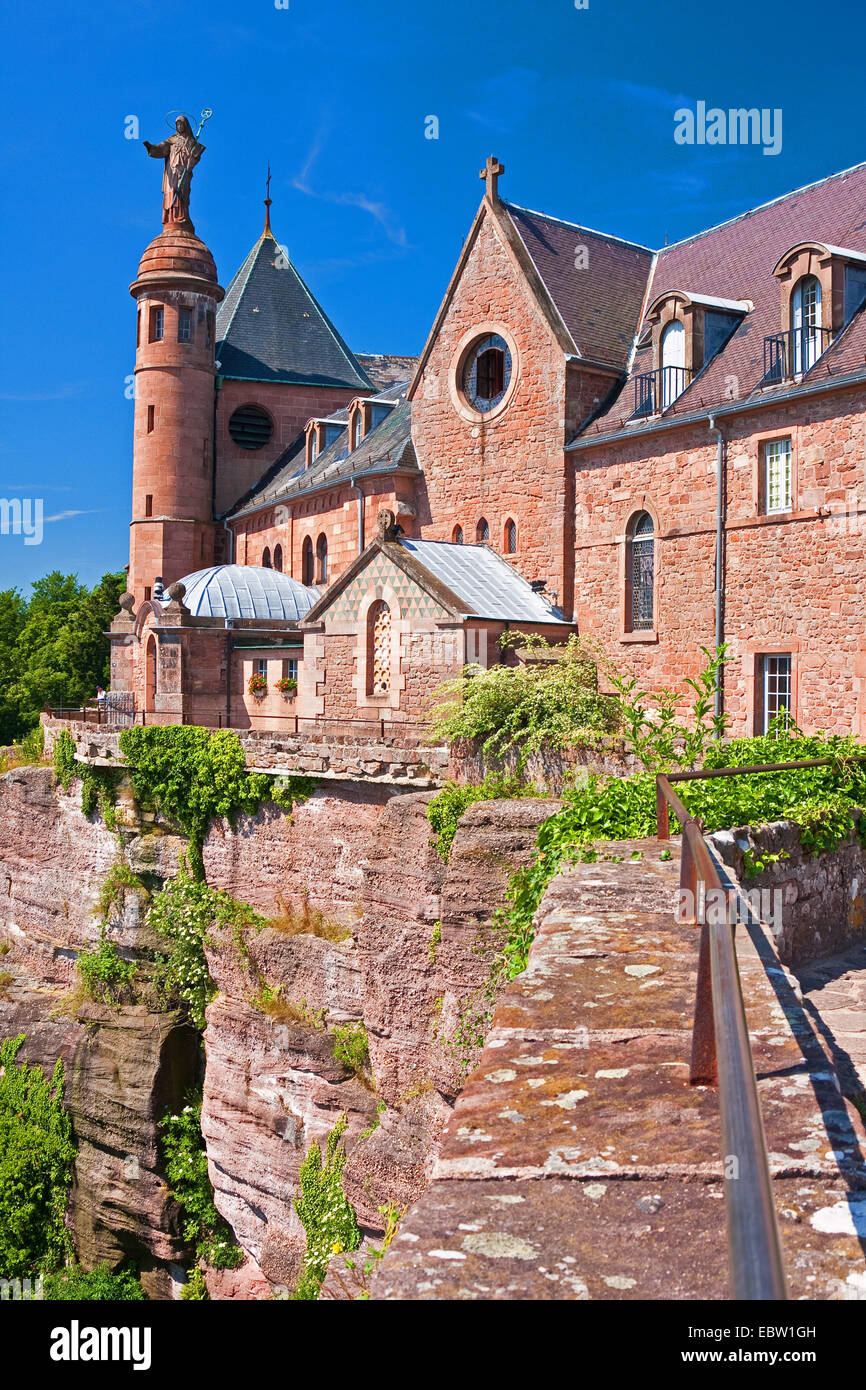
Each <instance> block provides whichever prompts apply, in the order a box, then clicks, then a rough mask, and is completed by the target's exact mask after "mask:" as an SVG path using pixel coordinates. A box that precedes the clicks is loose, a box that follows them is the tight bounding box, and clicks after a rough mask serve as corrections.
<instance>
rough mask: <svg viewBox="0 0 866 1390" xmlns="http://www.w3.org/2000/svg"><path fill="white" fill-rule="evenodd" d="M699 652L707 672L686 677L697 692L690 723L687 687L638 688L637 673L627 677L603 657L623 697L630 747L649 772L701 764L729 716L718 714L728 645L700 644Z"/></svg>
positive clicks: (625, 731)
mask: <svg viewBox="0 0 866 1390" xmlns="http://www.w3.org/2000/svg"><path fill="white" fill-rule="evenodd" d="M701 651H702V652H703V654H704V657H705V664H704V667H703V670H702V671H701V672H700V674H699V675H698V676H697V677H692V676H687V677H686V680H685V685H686V687H687V690H690V691H691V692H692V694H693V696H694V698H693V700H692V704H691V708H690V710H689V715H688V719H687V720H686V722H683V720H682V717H681V712H680V706H681V705H682V703H683V701H684V700H685V699H687V698H688V695H687V693H686V691H679V690H673V689H671V688H670V687H667V686H666V687H664V688H663V689H661V690H658V691H653V692H647V691H645V690H640V689H639V688H638V680H637V677H636V676H623V675H621V674H620V672H618V671H617V670H616V668H615V667H614V666H613V663H612V662H610V661H609V660H607V659H605V661H604V671H605V674H606V676H607V678H608V680H609V681H610V683H611V685H612V686H613V688H614V690H615V691H616V693H617V696H618V699H619V711H620V719H621V722H622V729H623V735H624V739H625V745H626V748H627V749H628V750H629V752H632V753H634V755H635V757H636V758H637V759H638V760H639V761H640V762H641V763H642V764H643V766H644V767H645V768H646V769H647V771H648V772H664V771H670V770H671V769H672V768H693V767H700V766H701V765H702V764H703V761H704V758H705V757H706V755H707V751H708V749H709V748H710V747H711V745H712V743H713V742H714V741H716V740H718V739H720V738H721V737H722V735H723V734H724V732H725V729H726V727H727V725H728V722H729V721H728V716H727V715H726V714H724V713H719V714H716V713H715V711H714V705H715V697H716V689H717V687H718V683H719V677H720V674H721V670H722V667H723V666H724V665H725V662H726V661H727V659H728V655H727V654H728V647H727V644H723V645H722V646H720V647H718V648H717V649H711V648H709V647H701Z"/></svg>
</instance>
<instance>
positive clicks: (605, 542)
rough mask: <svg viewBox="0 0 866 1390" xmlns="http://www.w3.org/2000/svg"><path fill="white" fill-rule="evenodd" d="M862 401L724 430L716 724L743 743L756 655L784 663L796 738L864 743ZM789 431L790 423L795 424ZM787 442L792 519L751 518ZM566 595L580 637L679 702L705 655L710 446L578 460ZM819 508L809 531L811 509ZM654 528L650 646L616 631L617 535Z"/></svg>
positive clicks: (619, 600) (702, 435)
mask: <svg viewBox="0 0 866 1390" xmlns="http://www.w3.org/2000/svg"><path fill="white" fill-rule="evenodd" d="M864 406H866V393H864V392H862V391H858V392H854V391H846V392H845V393H844V394H842V393H838V392H836V393H833V394H828V395H827V396H826V397H823V398H817V399H812V400H811V401H809V402H808V406H807V409H808V414H809V416H810V417H811V418H810V420H808V421H804V419H803V417H804V414H805V413H806V410H805V409H804V406H803V405H802V404H800V405H799V406H798V405H795V404H793V403H792V404H790V405H780V406H776V407H770V408H768V409H767V410H766V411H762V412H760V414H758V413H757V412H750V413H748V414H744V415H743V416H741V417H739V419H736V418H734V419H725V420H724V421H723V422H722V428H723V430H724V434H725V437H726V439H727V448H726V467H725V472H726V492H727V527H726V597H725V636H726V638H727V640H728V641H729V642H730V645H731V661H730V664H729V665H728V667H727V669H726V675H725V689H726V708H727V710H728V712H729V713H730V715H731V716H732V718H733V725H732V731H733V732H734V733H735V734H743V733H747V732H751V731H752V728H753V719H754V671H755V655H756V652H759V651H761V650H765V651H766V650H770V651H773V650H775V651H785V652H791V653H792V654H793V659H794V660H793V666H794V684H795V716H796V718H797V720H798V722H799V723H800V724H801V725H802V727H803V728H804V729H807V730H814V729H827V730H829V731H832V732H837V733H842V732H845V731H849V730H851V729H852V728H855V729H857V730H858V731H859V732H860V733H861V734H863V733H866V705H864V694H866V690H864V676H866V661H864V656H866V641H864V635H863V613H864V608H866V571H864V568H863V563H862V554H863V533H864V515H862V514H861V513H860V512H859V511H858V507H859V508H862V507H863V496H864V492H863V481H864V479H863V469H864V461H863V423H862V415H861V414H860V413H859V412H862V410H863V408H864ZM798 422H799V423H798ZM786 434H790V436H791V439H792V449H793V469H794V477H793V492H794V498H793V509H792V511H790V512H788V513H785V514H782V515H774V516H769V517H768V516H763V515H761V514H760V511H759V499H758V470H759V462H760V457H761V444H762V442H763V440H764V439H765V438H766V437H770V438H773V437H777V436H779V435H786ZM573 457H574V460H575V584H576V608H577V618H578V622H579V625H580V630H581V632H582V633H584V634H592V635H593V636H597V637H598V638H599V639H600V640H601V642H602V644H603V646H604V647H605V649H606V650H607V652H608V653H609V655H610V656H611V657H612V658H613V659H614V660H615V661H616V662H617V664H618V665H619V666H620V667H621V668H625V667H630V668H631V669H633V670H634V671H636V672H637V673H638V675H639V676H640V679H641V681H642V682H646V683H647V684H648V685H649V686H650V687H656V688H658V687H659V686H661V685H666V684H667V685H676V686H681V685H682V680H683V678H684V677H685V676H687V675H694V674H695V673H696V672H697V671H698V670H699V669H700V666H701V665H702V664H703V657H702V656H701V654H700V651H699V647H700V645H705V646H712V645H713V642H714V585H715V577H714V565H715V507H716V477H715V466H716V442H715V437H714V436H712V435H710V433H709V431H708V429H707V427H706V425H705V424H702V425H700V426H683V427H682V428H681V429H677V430H668V431H664V432H662V433H659V434H656V435H651V436H648V437H647V438H645V439H643V440H633V441H630V442H626V443H620V442H617V443H616V444H614V445H612V446H604V447H599V448H598V449H597V450H585V451H581V452H579V453H576V454H575V455H574V456H573ZM819 506H829V507H830V508H831V511H832V514H831V515H830V516H828V517H824V518H821V517H819V516H817V515H816V508H817V507H819ZM644 508H646V509H648V510H650V511H651V512H652V513H653V514H654V515H655V517H656V519H657V528H658V535H659V537H660V540H659V542H658V543H657V546H656V576H657V578H656V583H657V585H658V610H659V622H658V629H657V637H656V638H655V639H654V640H650V641H646V640H643V641H634V640H633V639H630V638H629V636H628V635H627V634H625V633H624V631H623V621H624V607H623V591H624V552H625V544H624V538H625V531H626V526H627V524H628V521H629V518H630V517H631V516H632V515H633V513H634V512H635V511H638V510H641V509H644Z"/></svg>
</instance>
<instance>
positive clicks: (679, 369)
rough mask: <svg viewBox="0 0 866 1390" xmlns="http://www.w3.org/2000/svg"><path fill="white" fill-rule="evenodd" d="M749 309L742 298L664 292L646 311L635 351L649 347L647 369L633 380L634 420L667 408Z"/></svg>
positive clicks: (727, 337) (737, 325)
mask: <svg viewBox="0 0 866 1390" xmlns="http://www.w3.org/2000/svg"><path fill="white" fill-rule="evenodd" d="M752 307H753V305H752V303H751V301H750V300H747V299H719V298H716V297H714V296H711V295H704V294H691V293H689V292H687V291H686V290H666V291H665V292H664V293H663V294H660V295H658V296H657V297H656V298H655V299H654V300H653V302H652V303H651V304H650V306H649V308H648V309H647V312H646V315H645V317H644V327H643V332H642V334H641V337H640V340H639V342H638V349H639V350H645V349H648V348H651V349H652V361H653V367H652V371H648V372H640V373H638V374H637V375H636V376H635V379H634V389H635V398H634V414H633V418H635V417H645V416H647V415H658V414H661V413H663V412H664V411H665V410H667V409H669V407H670V406H672V405H673V403H674V401H676V399H677V398H678V397H679V396H681V395H682V393H683V391H685V389H686V387H687V386H689V385H690V384H691V382H692V381H693V379H694V378H695V377H696V376H697V374H698V372H700V371H703V369H704V367H706V366H707V364H708V363H709V362H711V361H712V359H713V358H714V357H715V356H716V354H717V353H718V352H719V351H720V350H721V349H722V348H723V347H724V345H725V343H726V342H727V341H728V339H729V338H730V337H731V335H732V334H733V333H734V332H735V331H736V329H737V328H738V327H739V326H740V324H741V323H742V321H743V319H744V317H745V315H746V314H748V313H749V311H750V310H751V309H752Z"/></svg>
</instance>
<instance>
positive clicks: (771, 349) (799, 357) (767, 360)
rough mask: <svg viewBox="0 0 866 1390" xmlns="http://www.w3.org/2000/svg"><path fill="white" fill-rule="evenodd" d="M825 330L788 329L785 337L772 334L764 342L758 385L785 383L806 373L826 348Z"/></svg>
mask: <svg viewBox="0 0 866 1390" xmlns="http://www.w3.org/2000/svg"><path fill="white" fill-rule="evenodd" d="M832 336H833V335H832V332H831V330H830V329H829V328H817V327H816V328H813V327H811V326H808V325H807V327H805V328H789V329H788V331H787V333H773V334H771V335H770V336H769V337H767V338H765V339H764V375H763V377H762V384H764V385H766V384H767V383H769V382H773V381H788V380H789V379H790V378H791V377H795V376H802V374H803V372H808V370H809V368H810V367H814V365H815V363H816V362H817V361H818V358H819V357H820V356H821V354H822V353H824V352H826V351H827V348H828V347H829V346H830V339H831V338H832Z"/></svg>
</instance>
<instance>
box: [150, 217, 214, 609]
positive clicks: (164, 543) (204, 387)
mask: <svg viewBox="0 0 866 1390" xmlns="http://www.w3.org/2000/svg"><path fill="white" fill-rule="evenodd" d="M130 293H131V294H132V296H133V298H134V299H135V300H136V307H137V329H136V354H135V439H134V445H133V480H132V527H131V536H130V565H129V590H130V592H131V593H132V594H134V595H135V600H136V604H141V603H142V602H144V601H145V600H147V599H149V598H151V596H152V594H153V589H154V584H155V581H156V580H157V579H161V580H162V581H163V583H164V584H165V586H166V587H167V586H168V585H169V584H171V583H173V582H174V581H175V580H177V579H180V578H181V577H182V576H183V575H186V574H189V573H190V572H192V571H193V570H197V569H202V568H203V567H204V566H206V565H210V564H212V563H213V561H214V544H215V526H214V522H213V514H214V513H213V479H214V376H215V366H214V334H215V323H216V306H217V305H218V304H219V302H220V300H221V299H222V298H223V294H224V291H223V290H222V289H221V288H220V286H219V284H218V282H217V273H216V266H215V265H214V260H213V256H212V255H211V253H210V251H209V250H208V248H207V247H206V246H205V244H204V242H202V241H200V240H199V238H198V237H197V236H196V235H195V231H194V228H193V225H192V223H191V222H190V221H189V219H188V216H187V217H185V218H184V220H183V221H177V222H174V223H171V222H170V223H168V225H166V226H165V229H164V230H163V232H162V233H161V234H160V235H159V236H158V237H156V238H155V239H154V240H153V241H152V242H151V243H150V245H149V246H148V248H147V250H146V251H145V253H144V255H143V256H142V258H141V262H140V264H139V267H138V277H137V279H136V280H135V281H134V283H133V284H132V285H130Z"/></svg>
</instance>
